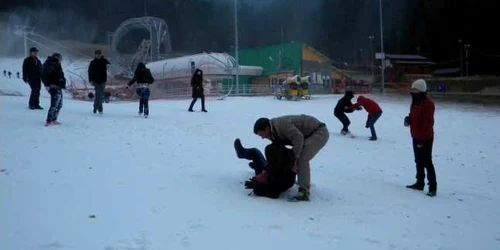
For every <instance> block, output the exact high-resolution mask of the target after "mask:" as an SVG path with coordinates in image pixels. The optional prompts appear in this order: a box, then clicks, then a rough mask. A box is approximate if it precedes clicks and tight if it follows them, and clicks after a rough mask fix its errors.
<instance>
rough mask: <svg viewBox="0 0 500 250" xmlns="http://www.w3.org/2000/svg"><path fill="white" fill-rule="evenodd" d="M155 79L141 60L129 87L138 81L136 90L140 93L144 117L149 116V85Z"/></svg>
mask: <svg viewBox="0 0 500 250" xmlns="http://www.w3.org/2000/svg"><path fill="white" fill-rule="evenodd" d="M154 81H155V79H154V78H153V75H151V71H150V70H149V69H148V68H146V65H145V64H144V63H142V62H141V63H139V64H138V65H137V69H136V70H135V72H134V78H132V80H130V82H129V83H128V85H127V89H128V87H129V86H132V84H134V83H135V82H137V85H138V86H137V88H136V89H135V92H136V93H137V95H139V115H142V114H143V112H144V118H148V116H149V96H150V94H151V91H150V90H149V85H151V84H152V83H153V82H154Z"/></svg>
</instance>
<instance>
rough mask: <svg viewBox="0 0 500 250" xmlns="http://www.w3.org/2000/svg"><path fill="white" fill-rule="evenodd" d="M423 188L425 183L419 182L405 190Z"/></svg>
mask: <svg viewBox="0 0 500 250" xmlns="http://www.w3.org/2000/svg"><path fill="white" fill-rule="evenodd" d="M424 186H425V183H420V182H416V183H415V184H413V185H408V186H406V187H407V188H410V189H415V190H420V191H422V190H424Z"/></svg>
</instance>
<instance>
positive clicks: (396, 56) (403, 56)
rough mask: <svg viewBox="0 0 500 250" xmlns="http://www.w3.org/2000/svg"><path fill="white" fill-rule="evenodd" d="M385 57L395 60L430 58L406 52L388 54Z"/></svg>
mask: <svg viewBox="0 0 500 250" xmlns="http://www.w3.org/2000/svg"><path fill="white" fill-rule="evenodd" d="M385 57H386V58H387V59H394V60H427V61H428V60H429V58H426V57H423V56H420V55H406V54H386V55H385Z"/></svg>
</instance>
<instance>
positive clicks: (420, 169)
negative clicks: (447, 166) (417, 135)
mask: <svg viewBox="0 0 500 250" xmlns="http://www.w3.org/2000/svg"><path fill="white" fill-rule="evenodd" d="M421 143H422V144H421ZM433 143H434V138H429V139H425V140H417V139H413V153H414V154H415V164H416V167H417V175H416V178H417V183H419V184H422V185H424V184H425V171H427V181H428V182H429V190H430V191H435V190H436V188H437V182H436V171H435V169H434V164H433V163H432V144H433ZM420 144H421V145H422V147H420V148H419V147H418V145H420Z"/></svg>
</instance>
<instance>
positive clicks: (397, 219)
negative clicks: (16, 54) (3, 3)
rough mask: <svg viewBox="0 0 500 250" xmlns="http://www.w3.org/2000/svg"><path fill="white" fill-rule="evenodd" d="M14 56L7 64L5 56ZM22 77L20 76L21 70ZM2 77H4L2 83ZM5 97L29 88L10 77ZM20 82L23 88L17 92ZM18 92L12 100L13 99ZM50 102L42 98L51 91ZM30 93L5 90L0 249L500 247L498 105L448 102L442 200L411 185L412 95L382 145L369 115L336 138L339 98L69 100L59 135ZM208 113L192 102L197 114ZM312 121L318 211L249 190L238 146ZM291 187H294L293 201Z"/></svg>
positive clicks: (393, 103)
mask: <svg viewBox="0 0 500 250" xmlns="http://www.w3.org/2000/svg"><path fill="white" fill-rule="evenodd" d="M2 62H3V60H2ZM16 67H17V66H16ZM0 77H3V76H0ZM0 79H1V81H0V82H2V83H1V84H0V90H2V91H6V90H9V88H10V87H5V86H10V85H12V86H16V88H17V87H19V89H18V90H19V91H24V92H25V93H26V91H28V92H27V93H29V89H27V90H26V86H25V85H24V84H23V83H22V82H19V81H18V80H5V79H4V78H0ZM15 84H19V86H17V85H15ZM9 91H10V90H9ZM42 92H43V90H42ZM27 98H28V96H22V97H14V96H0V107H1V108H0V117H1V120H0V208H1V209H0V249H6V250H7V249H9V250H10V249H75V250H76V249H78V250H89V249H101V250H118V249H142V250H143V249H158V250H163V249H239V250H244V249H252V250H253V249H259V250H267V249H464V250H465V249H492V250H493V249H498V247H499V245H500V212H499V211H500V210H499V209H498V208H499V207H500V196H499V195H498V193H499V191H500V189H499V187H500V181H499V180H500V168H499V165H500V164H499V163H500V158H499V157H498V155H499V153H500V149H499V147H500V132H499V130H498V129H497V128H496V127H497V125H498V124H499V123H500V117H499V113H500V112H499V111H498V109H492V108H482V107H479V106H464V105H460V106H459V105H456V106H455V105H450V104H440V103H437V105H436V106H437V112H436V126H435V130H436V138H435V146H434V161H435V165H436V171H437V176H438V196H437V197H435V198H430V197H427V196H425V193H424V192H417V191H412V190H408V189H406V188H405V187H404V186H405V185H406V184H410V183H412V182H414V176H415V168H414V163H413V153H412V149H411V139H410V136H409V131H408V129H407V128H405V127H403V125H402V124H403V117H404V116H405V115H406V114H407V112H408V110H409V100H407V99H405V100H393V99H390V98H383V97H380V96H374V99H376V100H378V101H379V102H380V104H381V107H382V108H383V109H384V114H383V115H382V117H381V118H380V120H379V121H378V122H377V124H376V128H377V132H378V135H379V141H377V142H371V141H368V136H369V130H367V129H365V128H364V124H365V121H366V113H365V111H360V112H356V113H354V114H352V115H351V116H350V118H351V121H352V125H351V130H352V131H353V133H354V134H356V135H357V137H356V138H354V139H351V138H347V137H343V136H340V135H339V131H340V128H341V126H340V123H339V122H338V121H337V120H336V119H335V117H334V116H333V107H334V106H335V104H336V102H337V100H338V98H340V96H327V97H317V98H315V99H313V100H310V101H300V102H288V101H277V100H273V99H272V97H263V98H228V99H227V100H226V101H212V100H208V101H207V108H208V110H209V113H207V114H205V113H201V112H196V113H189V112H187V106H188V105H189V100H186V101H151V102H150V109H151V110H150V112H151V113H150V117H149V118H148V119H144V118H141V117H137V115H136V113H137V109H138V107H137V105H138V104H137V103H135V102H134V103H132V102H131V103H109V104H105V106H104V112H105V115H104V116H102V117H99V116H95V115H93V114H92V113H91V111H92V103H88V102H80V101H75V100H71V99H67V100H64V104H63V108H62V110H61V113H60V118H59V120H60V121H61V122H62V123H63V124H62V125H61V126H59V127H48V128H47V127H44V126H43V124H44V120H45V117H46V114H47V113H46V112H47V108H48V105H49V104H48V102H49V99H48V98H47V97H46V95H44V96H43V97H42V99H41V103H42V106H44V107H46V110H43V111H38V110H36V111H31V110H28V109H27V107H26V106H27V101H28V100H27ZM199 105H200V104H199V103H197V104H196V108H197V109H198V110H199ZM301 113H306V114H310V115H313V116H316V117H318V118H319V119H321V120H322V121H324V122H326V124H327V126H328V128H329V130H330V132H331V137H330V140H329V142H328V144H327V145H326V147H325V148H324V149H323V150H322V151H321V152H320V153H319V154H318V155H317V156H316V158H315V159H314V160H313V161H312V165H311V166H312V182H313V188H312V201H311V202H309V203H289V202H286V201H285V199H278V200H271V199H266V198H259V197H254V196H247V194H248V190H245V189H244V188H243V184H242V182H243V181H244V180H246V179H247V178H249V177H250V176H251V173H252V171H251V170H250V169H249V168H248V165H247V162H246V161H243V160H239V159H237V158H236V154H235V152H234V149H233V140H234V139H235V138H237V137H239V138H241V139H242V142H243V144H244V145H245V146H247V147H252V146H255V147H258V148H260V149H261V150H262V149H263V148H264V146H265V145H266V144H267V143H268V142H267V141H263V140H261V139H260V138H258V137H257V136H255V135H253V134H252V127H253V123H254V121H255V120H256V119H257V118H259V117H261V116H268V117H274V116H279V115H285V114H301ZM294 192H296V188H293V190H291V191H290V192H289V193H294Z"/></svg>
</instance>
